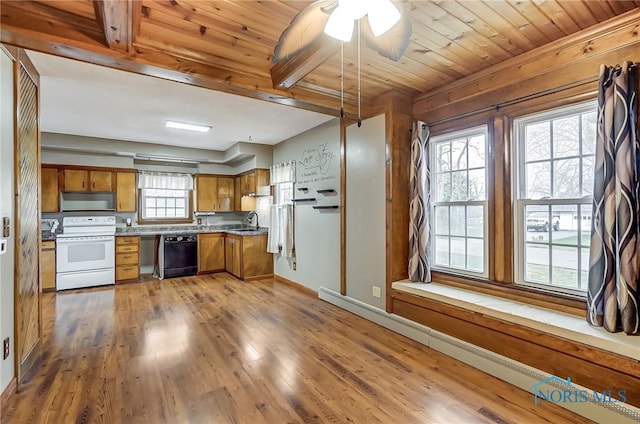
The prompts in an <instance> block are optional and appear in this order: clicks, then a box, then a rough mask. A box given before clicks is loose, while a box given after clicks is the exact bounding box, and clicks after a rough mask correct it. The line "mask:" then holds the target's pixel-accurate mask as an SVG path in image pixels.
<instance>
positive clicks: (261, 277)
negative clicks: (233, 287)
mask: <svg viewBox="0 0 640 424" xmlns="http://www.w3.org/2000/svg"><path fill="white" fill-rule="evenodd" d="M273 277H274V276H273V274H265V275H254V276H253V277H245V278H243V279H242V281H256V280H266V279H268V278H273Z"/></svg>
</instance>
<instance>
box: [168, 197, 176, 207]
mask: <svg viewBox="0 0 640 424" xmlns="http://www.w3.org/2000/svg"><path fill="white" fill-rule="evenodd" d="M167 207H168V208H175V207H176V199H167Z"/></svg>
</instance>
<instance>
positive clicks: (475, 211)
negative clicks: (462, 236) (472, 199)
mask: <svg viewBox="0 0 640 424" xmlns="http://www.w3.org/2000/svg"><path fill="white" fill-rule="evenodd" d="M483 210H484V207H482V206H467V236H469V237H484V216H483Z"/></svg>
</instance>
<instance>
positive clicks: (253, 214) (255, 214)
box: [247, 211, 260, 230]
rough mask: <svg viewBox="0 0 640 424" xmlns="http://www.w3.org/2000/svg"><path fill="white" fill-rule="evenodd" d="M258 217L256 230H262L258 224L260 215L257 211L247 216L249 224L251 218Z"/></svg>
mask: <svg viewBox="0 0 640 424" xmlns="http://www.w3.org/2000/svg"><path fill="white" fill-rule="evenodd" d="M254 216H255V217H256V230H259V229H260V224H259V223H258V213H257V212H256V211H251V212H249V213H248V214H247V222H249V223H251V218H253V217H254Z"/></svg>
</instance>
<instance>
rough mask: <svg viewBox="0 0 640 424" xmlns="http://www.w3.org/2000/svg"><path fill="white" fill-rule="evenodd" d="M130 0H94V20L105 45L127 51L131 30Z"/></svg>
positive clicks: (129, 44)
mask: <svg viewBox="0 0 640 424" xmlns="http://www.w3.org/2000/svg"><path fill="white" fill-rule="evenodd" d="M131 6H132V4H131V1H130V0H94V1H93V8H94V10H95V13H96V21H97V22H98V25H100V28H101V30H102V33H103V34H104V38H105V41H106V42H107V45H108V46H109V47H110V48H112V49H116V50H120V51H129V47H130V46H131V32H132V29H133V28H132V22H133V19H132V11H131V9H130V7H131Z"/></svg>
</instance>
